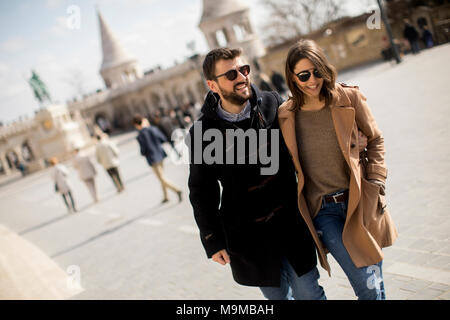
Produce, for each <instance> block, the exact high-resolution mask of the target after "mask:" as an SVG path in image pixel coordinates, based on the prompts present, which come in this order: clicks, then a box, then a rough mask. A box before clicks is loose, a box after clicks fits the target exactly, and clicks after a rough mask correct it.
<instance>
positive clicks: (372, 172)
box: [278, 84, 397, 275]
mask: <svg viewBox="0 0 450 320" xmlns="http://www.w3.org/2000/svg"><path fill="white" fill-rule="evenodd" d="M336 89H337V93H338V94H337V96H336V97H335V99H333V101H332V103H331V104H330V108H331V114H332V119H333V124H334V128H335V130H336V136H337V140H338V143H339V147H340V149H341V151H342V153H343V155H344V158H345V161H346V163H347V165H348V166H349V168H350V184H349V199H348V209H347V218H346V221H345V225H344V230H343V233H342V240H343V243H344V246H345V248H346V249H347V251H348V253H349V255H350V257H351V259H352V261H353V263H354V264H355V265H356V266H357V267H358V268H360V267H364V266H369V265H372V264H375V263H378V262H380V261H381V260H383V252H382V250H381V249H382V248H384V247H388V246H390V245H392V244H393V242H394V241H395V239H396V238H397V230H396V228H395V225H394V223H393V221H392V219H391V216H390V214H389V212H388V210H387V208H386V203H385V197H384V195H382V194H381V193H380V187H379V186H378V185H376V184H374V183H372V182H369V181H368V179H378V180H380V181H383V182H385V181H386V177H387V169H386V166H385V163H384V139H383V137H382V134H381V131H380V130H379V129H378V127H377V124H376V122H375V119H374V117H373V115H372V112H371V111H370V108H369V106H368V105H367V103H366V98H365V97H364V96H363V95H362V94H361V93H360V92H359V90H358V87H349V86H346V85H344V84H336ZM292 104H293V101H292V100H291V99H290V100H288V101H286V102H285V103H284V104H282V105H281V106H280V108H279V116H278V117H279V122H280V129H281V132H282V134H283V137H284V140H285V142H286V145H287V147H288V149H289V153H290V154H291V157H292V161H293V163H294V166H295V169H296V172H297V177H298V206H299V209H300V213H301V215H302V217H303V219H304V220H305V222H306V224H307V226H308V228H309V231H310V232H311V235H312V237H313V239H314V242H315V244H316V247H317V249H318V254H319V261H320V264H321V265H322V267H323V268H324V269H326V270H327V271H328V273H329V274H330V275H331V270H330V266H329V264H328V261H327V258H326V253H327V250H326V248H325V247H324V245H323V243H322V242H321V240H320V239H319V237H318V234H317V232H316V229H315V228H314V224H313V221H312V219H311V215H310V212H309V210H308V206H307V204H306V200H305V197H304V195H303V192H302V191H303V187H304V182H305V180H304V175H303V172H302V168H301V165H300V160H299V152H301V150H298V147H297V141H296V134H295V126H296V124H295V110H292ZM358 128H359V130H361V131H362V132H363V133H364V134H365V135H366V136H367V159H368V163H367V165H362V163H361V160H360V154H359V148H358Z"/></svg>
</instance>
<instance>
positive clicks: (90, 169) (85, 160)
mask: <svg viewBox="0 0 450 320" xmlns="http://www.w3.org/2000/svg"><path fill="white" fill-rule="evenodd" d="M73 166H74V168H75V169H76V170H77V171H78V175H79V177H80V179H81V180H82V181H83V182H84V184H85V185H86V187H87V188H88V190H89V193H90V194H91V196H92V199H94V202H98V196H97V188H96V185H95V176H96V175H97V170H95V166H94V164H93V163H92V161H91V160H90V159H89V157H88V156H87V155H84V154H81V152H80V149H79V148H76V149H75V158H74V160H73Z"/></svg>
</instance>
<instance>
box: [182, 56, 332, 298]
mask: <svg viewBox="0 0 450 320" xmlns="http://www.w3.org/2000/svg"><path fill="white" fill-rule="evenodd" d="M249 72H250V67H249V66H248V65H247V64H245V62H244V60H243V58H241V50H240V49H227V48H219V49H214V50H212V51H211V52H209V53H208V54H207V56H206V58H205V61H204V63H203V73H204V75H205V77H206V79H207V83H208V86H209V88H210V89H211V91H209V92H208V94H207V96H206V99H205V102H204V105H203V107H202V116H201V117H200V118H199V119H198V120H197V121H196V122H195V123H194V125H193V126H192V127H191V128H190V130H189V134H188V136H187V139H186V143H187V145H188V148H189V150H190V173H189V181H188V186H189V190H190V194H189V199H190V201H191V204H192V207H193V211H194V217H195V220H196V223H197V225H198V228H199V230H200V238H201V242H202V244H203V246H204V249H205V251H206V255H207V257H208V258H211V259H212V260H213V261H215V262H217V263H220V264H222V265H226V264H228V263H229V264H230V266H231V271H232V274H233V278H234V280H235V281H236V282H237V283H239V284H241V285H245V286H257V287H260V289H261V291H262V292H263V294H264V296H265V297H266V298H267V299H279V300H285V299H292V298H295V299H326V297H325V294H324V291H323V288H322V287H321V286H320V285H319V284H318V279H319V272H318V270H317V267H316V265H317V260H316V250H315V246H314V243H313V239H312V237H311V235H310V233H309V231H308V228H307V226H306V224H305V223H304V222H303V220H302V219H301V216H300V213H299V210H298V207H297V195H296V190H297V189H296V176H295V169H294V167H293V165H292V161H291V160H290V155H289V153H288V151H287V147H286V145H285V144H284V142H283V138H282V137H281V134H279V125H278V120H277V108H278V106H279V105H280V104H281V103H282V100H281V98H280V96H279V95H278V94H277V93H276V92H266V91H259V89H258V88H257V87H255V86H253V85H251V84H250V79H249V77H248V76H249ZM237 129H240V130H242V131H241V132H243V133H244V132H245V134H249V135H251V134H252V132H254V133H255V135H258V141H259V143H257V145H258V146H256V145H255V144H253V145H251V143H247V145H248V148H244V150H243V149H242V148H240V147H239V143H237V144H236V143H235V141H234V140H227V139H228V138H230V134H233V132H234V133H236V132H239V130H237ZM264 132H265V133H267V135H265V137H269V138H267V140H265V139H264V135H263V134H261V133H264ZM211 135H215V139H218V140H220V139H222V138H223V140H226V141H227V142H226V143H223V144H220V143H218V144H217V146H222V149H221V148H220V147H218V148H217V149H216V150H215V152H214V153H211V154H214V156H213V157H215V161H213V162H211V161H210V160H211V159H208V156H205V155H206V154H208V153H209V151H210V150H211V143H212V142H210V141H212V139H211ZM208 136H209V138H208ZM214 141H215V140H214ZM274 146H278V149H276V147H275V148H274ZM252 148H253V151H252V152H250V151H249V149H252ZM268 150H272V151H271V157H272V159H271V161H272V162H273V161H276V160H278V168H277V170H274V171H273V172H269V173H267V172H264V174H263V170H262V169H267V166H268V165H267V161H266V162H264V163H263V161H262V160H261V159H259V160H258V161H251V160H250V159H252V157H253V156H254V155H255V154H260V155H261V153H264V152H265V151H268ZM274 150H276V151H274ZM222 151H223V152H222ZM220 155H222V157H223V159H220ZM199 158H200V160H201V161H199ZM275 158H276V159H275ZM224 159H226V161H223V160H224ZM231 159H232V160H231ZM243 159H244V161H242V160H243ZM234 160H236V161H234ZM239 160H241V161H240V162H239ZM242 162H244V163H242ZM272 162H271V163H270V165H272ZM220 186H221V187H222V190H221V188H220Z"/></svg>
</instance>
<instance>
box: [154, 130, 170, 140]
mask: <svg viewBox="0 0 450 320" xmlns="http://www.w3.org/2000/svg"><path fill="white" fill-rule="evenodd" d="M153 129H154V130H153V132H154V133H155V135H156V137H157V138H158V140H159V141H160V142H161V143H164V142H167V138H166V136H165V135H164V133H162V132H161V130H160V129H159V128H157V127H153Z"/></svg>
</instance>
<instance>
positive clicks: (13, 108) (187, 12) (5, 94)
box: [0, 0, 364, 124]
mask: <svg viewBox="0 0 450 320" xmlns="http://www.w3.org/2000/svg"><path fill="white" fill-rule="evenodd" d="M217 1H220V0H217ZM242 1H243V2H245V3H247V4H248V6H249V7H250V20H251V22H252V23H253V24H254V26H255V27H256V30H257V32H261V25H262V23H263V22H264V20H265V19H266V17H267V12H266V11H265V8H264V7H263V6H262V5H261V3H260V0H242ZM349 2H350V4H349V5H348V8H347V12H348V13H349V14H350V15H356V14H358V13H361V12H362V11H364V8H363V5H361V1H359V0H349ZM74 8H75V11H73V10H74ZM96 8H98V10H99V11H100V12H101V13H102V15H103V17H104V19H105V21H106V23H107V24H108V25H109V27H110V28H111V29H112V31H113V33H114V34H115V36H116V37H117V39H118V40H119V42H120V44H121V45H122V46H123V47H124V48H125V49H126V51H127V52H129V53H130V54H131V55H133V56H134V57H136V58H137V60H138V63H139V64H140V66H141V68H142V69H143V70H144V71H145V70H149V69H152V68H154V67H156V66H158V65H160V66H162V67H163V68H168V67H170V66H172V65H174V63H175V61H177V62H183V61H184V60H185V59H186V58H187V57H189V56H190V55H192V53H193V52H192V51H191V50H190V49H189V48H188V46H187V43H188V42H191V41H195V51H196V52H198V53H206V52H207V51H208V47H207V43H206V41H205V39H204V36H203V34H202V33H201V31H200V29H199V28H198V23H199V21H200V17H201V13H202V0H78V1H77V0H15V1H10V0H0V122H2V123H3V124H7V123H10V122H11V121H13V120H15V119H18V118H19V117H24V116H28V117H32V116H33V114H34V110H37V109H38V108H39V105H38V103H37V102H36V100H35V98H34V95H33V91H32V90H31V88H30V86H29V85H28V83H27V80H28V79H29V78H30V76H31V70H35V71H36V72H37V73H38V75H39V76H40V78H41V80H43V81H44V83H45V84H46V86H47V88H48V90H49V93H50V95H51V97H52V100H53V102H55V103H66V101H69V100H71V99H72V98H73V97H74V96H76V95H77V93H78V92H80V89H81V91H82V92H84V93H90V92H94V91H96V90H97V89H99V88H104V83H103V80H102V78H101V76H100V74H99V69H100V65H101V62H102V50H101V40H100V31H99V25H98V17H97V9H96ZM78 12H79V18H80V19H79V20H77V19H76V17H77V16H78V14H77V13H78ZM77 22H79V23H77ZM80 80H81V81H80ZM74 82H75V83H76V82H78V83H81V84H82V85H81V88H80V89H77V88H76V86H75V85H74V84H73V83H74Z"/></svg>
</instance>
